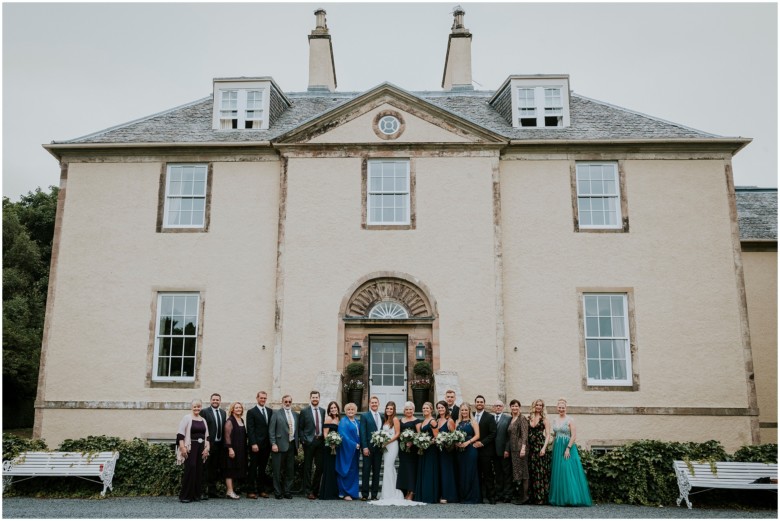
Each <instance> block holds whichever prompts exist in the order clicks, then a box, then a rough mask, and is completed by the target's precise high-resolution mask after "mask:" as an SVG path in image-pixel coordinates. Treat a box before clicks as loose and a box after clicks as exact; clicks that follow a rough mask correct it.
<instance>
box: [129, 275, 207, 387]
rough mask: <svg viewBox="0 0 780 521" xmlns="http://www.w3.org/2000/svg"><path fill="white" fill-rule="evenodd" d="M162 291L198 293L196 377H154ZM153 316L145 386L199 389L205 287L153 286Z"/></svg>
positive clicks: (147, 352) (150, 326) (150, 325)
mask: <svg viewBox="0 0 780 521" xmlns="http://www.w3.org/2000/svg"><path fill="white" fill-rule="evenodd" d="M161 293H197V294H198V298H199V302H198V336H197V339H196V343H195V377H194V379H188V380H182V381H157V380H155V379H154V356H155V344H156V333H157V304H158V302H159V296H160V294H161ZM151 295H152V301H151V306H150V307H151V318H150V322H149V343H148V345H147V350H146V379H145V383H144V387H146V388H153V389H154V388H157V389H199V388H200V362H201V353H202V350H203V317H204V310H205V307H206V299H205V291H204V289H203V288H172V287H165V288H163V287H160V288H152V293H151Z"/></svg>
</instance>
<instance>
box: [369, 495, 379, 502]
mask: <svg viewBox="0 0 780 521" xmlns="http://www.w3.org/2000/svg"><path fill="white" fill-rule="evenodd" d="M371 501H379V498H378V497H376V496H371Z"/></svg>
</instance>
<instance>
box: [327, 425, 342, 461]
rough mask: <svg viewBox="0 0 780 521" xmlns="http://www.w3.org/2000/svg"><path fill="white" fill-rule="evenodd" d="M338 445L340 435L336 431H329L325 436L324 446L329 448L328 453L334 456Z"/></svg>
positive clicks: (339, 443)
mask: <svg viewBox="0 0 780 521" xmlns="http://www.w3.org/2000/svg"><path fill="white" fill-rule="evenodd" d="M339 445H341V435H340V434H339V433H338V431H330V432H329V433H328V435H327V436H325V446H326V447H330V453H331V454H333V455H335V454H336V447H338V446H339Z"/></svg>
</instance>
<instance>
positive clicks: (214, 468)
mask: <svg viewBox="0 0 780 521" xmlns="http://www.w3.org/2000/svg"><path fill="white" fill-rule="evenodd" d="M200 415H201V416H203V418H204V419H205V420H206V425H208V428H209V436H210V437H211V450H209V457H208V459H207V460H206V472H204V473H203V482H202V484H203V491H204V492H207V493H209V494H211V495H216V494H217V481H218V480H220V479H221V478H222V466H223V463H224V461H225V432H224V430H225V422H226V421H227V413H226V412H225V411H223V410H222V409H214V408H213V407H211V406H210V405H209V406H208V407H204V408H203V410H202V411H201V413H200ZM217 415H219V418H220V421H219V426H220V428H219V429H218V428H217ZM217 438H219V441H217Z"/></svg>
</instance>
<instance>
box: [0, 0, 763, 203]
mask: <svg viewBox="0 0 780 521" xmlns="http://www.w3.org/2000/svg"><path fill="white" fill-rule="evenodd" d="M455 4H456V2H447V3H425V4H422V3H403V4H402V3H394V4H378V3H327V2H324V3H319V4H304V3H286V4H271V3H260V4H257V3H253V4H249V3H239V4H207V3H200V4H184V3H177V4H154V3H144V4H140V3H136V4H102V3H89V4H63V3H58V4H9V3H4V4H3V195H6V196H8V197H10V198H11V199H14V200H15V199H17V198H18V197H19V195H20V194H23V193H26V192H27V191H29V190H34V189H35V188H36V187H38V186H41V187H43V188H46V187H48V186H49V185H56V184H58V182H59V181H58V177H59V168H58V166H57V163H56V161H55V159H54V158H53V157H52V156H50V155H49V154H48V153H47V152H46V151H45V150H44V149H43V148H41V144H43V143H48V142H50V141H52V140H65V139H72V138H75V137H79V136H82V135H85V134H89V133H92V132H95V131H98V130H102V129H104V128H107V127H111V126H114V125H117V124H120V123H124V122H127V121H131V120H134V119H137V118H141V117H144V116H147V115H150V114H154V113H156V112H159V111H163V110H166V109H169V108H172V107H175V106H178V105H182V104H185V103H188V102H191V101H194V100H197V99H200V98H203V97H205V96H208V95H209V94H210V93H211V89H212V85H211V80H212V78H214V77H223V76H272V77H273V78H274V79H275V80H276V82H277V83H278V84H279V85H280V86H281V88H282V89H283V90H285V91H288V92H289V91H303V90H306V87H307V82H308V39H307V35H308V34H309V32H310V31H311V30H312V29H313V28H314V22H315V17H314V15H313V12H314V10H315V9H316V8H317V7H323V8H325V9H326V10H327V12H328V15H327V19H328V27H329V28H330V33H331V35H332V38H333V40H332V41H333V50H334V55H335V63H336V76H337V80H338V90H339V91H364V90H367V89H369V88H371V87H374V86H376V85H378V84H380V83H382V82H384V81H389V82H391V83H393V84H395V85H398V86H399V87H401V88H404V89H407V90H440V89H441V78H442V72H443V68H444V57H445V52H446V49H447V35H448V34H449V32H450V26H451V25H452V15H451V12H452V8H453V6H454V5H455ZM461 5H462V6H463V8H464V9H465V11H466V16H465V24H466V27H468V28H469V29H470V30H471V32H472V34H473V40H472V42H473V43H472V64H473V65H472V69H473V78H474V81H475V88H477V89H482V90H495V89H496V88H497V87H499V86H500V85H501V83H502V82H503V81H504V80H505V79H506V77H507V76H509V75H510V74H538V73H566V74H569V75H570V85H571V88H572V90H573V91H574V92H577V93H579V94H582V95H584V96H587V97H590V98H593V99H596V100H600V101H605V102H608V103H611V104H613V105H618V106H621V107H625V108H629V109H631V110H635V111H638V112H642V113H645V114H649V115H652V116H656V117H659V118H662V119H665V120H668V121H673V122H676V123H681V124H683V125H686V126H689V127H693V128H696V129H699V130H704V131H707V132H711V133H714V134H719V135H722V136H743V137H750V138H753V142H752V143H751V144H750V145H748V146H747V148H745V149H744V150H742V151H741V152H740V153H739V154H738V155H737V156H736V157H735V159H734V171H735V181H736V184H737V185H759V186H772V187H776V186H777V173H778V170H777V114H778V107H777V100H778V90H777V60H778V56H777V50H778V45H777V20H778V19H777V4H775V3H762V4H745V3H740V4H723V3H720V4H710V3H697V4H636V3H632V4H614V3H613V4H587V3H576V4H564V3H547V4H520V3H500V4H495V3H468V2H464V3H462V4H461Z"/></svg>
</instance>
